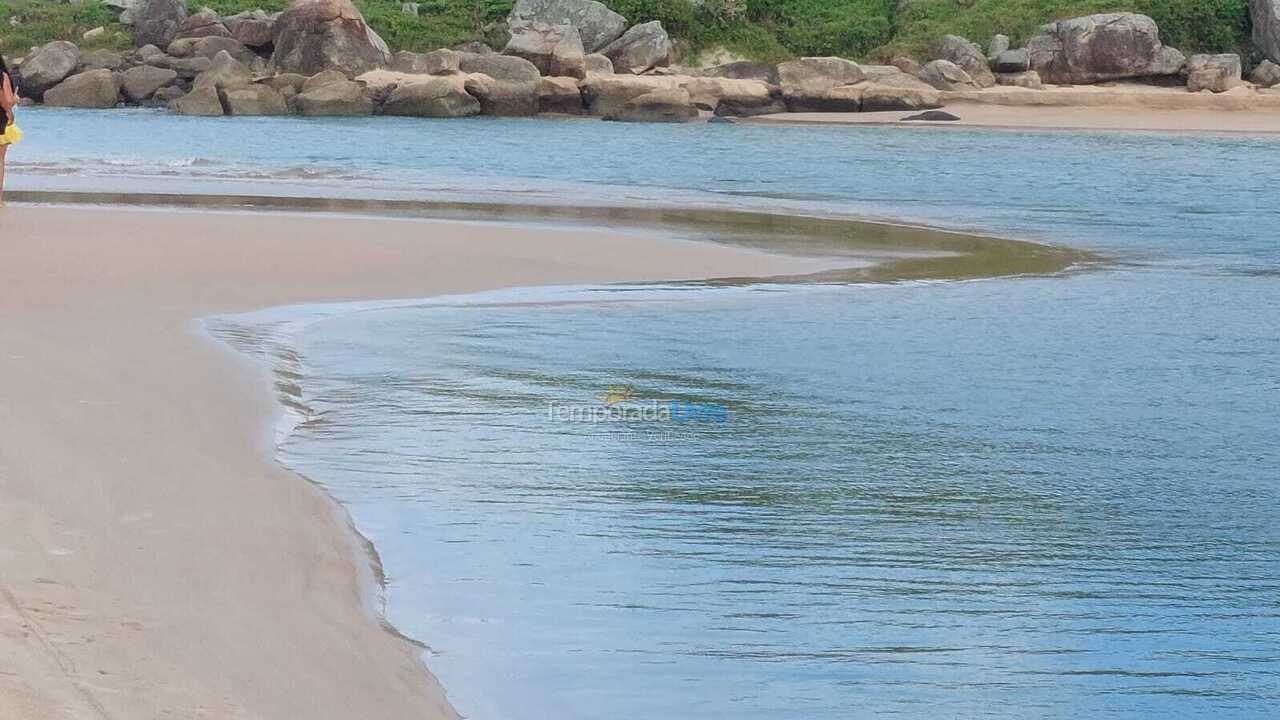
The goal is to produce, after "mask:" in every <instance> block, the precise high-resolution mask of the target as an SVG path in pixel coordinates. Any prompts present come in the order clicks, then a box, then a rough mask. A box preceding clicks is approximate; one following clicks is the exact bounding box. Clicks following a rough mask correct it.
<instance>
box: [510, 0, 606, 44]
mask: <svg viewBox="0 0 1280 720" xmlns="http://www.w3.org/2000/svg"><path fill="white" fill-rule="evenodd" d="M508 22H509V23H511V24H513V25H514V24H515V23H518V22H541V23H546V24H548V25H571V26H573V27H575V28H577V30H578V35H579V37H580V38H581V39H582V47H583V50H584V52H587V53H594V52H597V51H599V50H600V49H601V48H603V47H604V46H606V45H608V44H609V43H611V42H613V41H614V40H616V39H618V38H619V37H621V36H622V33H623V31H624V30H626V29H627V19H626V18H624V17H622V16H621V15H619V14H618V13H616V12H614V11H612V10H610V9H609V8H607V7H605V5H604V4H603V3H599V2H595V0H516V3H515V5H514V6H513V7H512V8H511V15H510V16H509V17H508Z"/></svg>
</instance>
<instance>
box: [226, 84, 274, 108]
mask: <svg viewBox="0 0 1280 720" xmlns="http://www.w3.org/2000/svg"><path fill="white" fill-rule="evenodd" d="M221 97H222V104H223V107H225V108H226V111H227V114H228V115H287V114H288V113H289V105H288V103H286V102H285V99H284V95H282V94H281V93H280V91H279V90H276V89H275V88H273V87H271V86H270V85H264V84H262V83H255V84H252V85H241V86H239V87H233V88H228V89H227V90H225V91H223V92H222V94H221Z"/></svg>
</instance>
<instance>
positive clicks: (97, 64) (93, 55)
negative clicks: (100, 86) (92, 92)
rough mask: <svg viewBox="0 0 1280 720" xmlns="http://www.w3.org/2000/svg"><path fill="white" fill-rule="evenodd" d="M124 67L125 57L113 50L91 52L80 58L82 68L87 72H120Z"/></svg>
mask: <svg viewBox="0 0 1280 720" xmlns="http://www.w3.org/2000/svg"><path fill="white" fill-rule="evenodd" d="M124 66H125V59H124V56H123V55H121V54H120V53H118V52H113V51H111V50H91V51H89V52H87V53H83V54H82V55H81V56H80V67H81V68H82V69H85V70H119V69H121V68H123V67H124Z"/></svg>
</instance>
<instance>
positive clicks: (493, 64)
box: [458, 52, 542, 83]
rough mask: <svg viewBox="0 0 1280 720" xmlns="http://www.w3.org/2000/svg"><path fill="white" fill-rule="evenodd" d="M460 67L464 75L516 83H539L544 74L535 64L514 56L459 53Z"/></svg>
mask: <svg viewBox="0 0 1280 720" xmlns="http://www.w3.org/2000/svg"><path fill="white" fill-rule="evenodd" d="M458 67H459V69H461V70H462V72H464V73H479V74H481V75H488V76H489V77H491V78H493V79H494V80H512V81H516V82H528V83H537V82H538V78H539V77H541V76H542V73H539V72H538V68H537V66H536V65H534V64H533V63H531V62H529V61H528V60H525V59H524V58H520V57H515V56H513V55H484V54H480V53H471V52H460V53H458Z"/></svg>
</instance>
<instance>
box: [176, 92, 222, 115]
mask: <svg viewBox="0 0 1280 720" xmlns="http://www.w3.org/2000/svg"><path fill="white" fill-rule="evenodd" d="M169 112H174V113H177V114H179V115H203V116H219V115H222V114H223V109H222V98H220V97H218V89H217V88H215V87H213V86H212V85H210V86H206V87H201V88H195V89H193V90H192V91H191V92H189V93H187V94H186V95H183V96H182V97H180V98H177V99H175V100H173V101H171V102H170V103H169Z"/></svg>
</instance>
